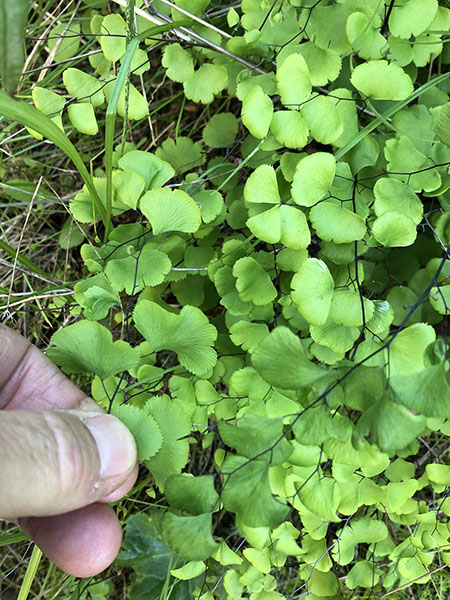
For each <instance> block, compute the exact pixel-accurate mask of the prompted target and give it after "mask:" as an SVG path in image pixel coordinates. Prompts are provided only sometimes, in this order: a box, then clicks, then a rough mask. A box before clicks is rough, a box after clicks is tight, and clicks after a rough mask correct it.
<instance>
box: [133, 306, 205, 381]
mask: <svg viewBox="0 0 450 600" xmlns="http://www.w3.org/2000/svg"><path fill="white" fill-rule="evenodd" d="M133 315H134V321H135V324H136V328H137V329H138V331H139V332H140V333H141V334H142V335H143V336H144V337H145V339H146V340H147V341H148V342H149V343H150V345H151V347H152V348H153V349H154V350H156V351H158V350H172V351H173V352H176V353H177V355H178V360H179V361H180V363H181V364H182V365H183V366H184V367H186V369H187V370H188V371H190V372H191V373H195V374H201V373H205V372H207V371H208V370H209V369H211V368H212V367H213V366H214V365H215V363H216V360H217V357H216V353H215V351H214V350H213V348H212V344H213V342H214V340H215V339H216V337H217V331H216V328H215V327H214V326H213V325H210V323H209V322H208V319H207V317H205V315H204V314H203V313H202V311H201V310H199V309H198V308H195V307H194V306H184V307H183V308H182V309H181V312H180V314H178V315H176V314H173V313H170V312H168V311H166V310H165V309H164V308H161V307H160V306H158V305H157V304H156V303H155V302H151V301H149V300H141V301H140V302H138V304H137V306H136V308H135V309H134V313H133Z"/></svg>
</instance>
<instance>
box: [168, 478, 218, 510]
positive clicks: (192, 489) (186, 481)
mask: <svg viewBox="0 0 450 600" xmlns="http://www.w3.org/2000/svg"><path fill="white" fill-rule="evenodd" d="M164 493H165V495H166V499H167V502H168V503H169V505H170V507H171V508H172V509H173V510H182V511H186V512H188V513H189V514H190V515H194V516H195V515H201V514H202V513H207V512H211V511H212V510H217V509H218V508H219V506H218V504H217V501H218V499H219V496H218V495H217V492H216V490H215V489H214V481H213V478H212V477H211V476H210V475H202V476H198V477H191V476H189V475H171V476H170V477H169V478H168V479H167V481H166V484H165V489H164Z"/></svg>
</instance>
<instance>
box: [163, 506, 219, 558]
mask: <svg viewBox="0 0 450 600" xmlns="http://www.w3.org/2000/svg"><path fill="white" fill-rule="evenodd" d="M211 517H212V515H211V513H204V514H202V515H196V516H181V515H175V514H174V513H171V512H166V514H165V515H164V517H163V520H162V532H163V539H164V540H165V541H166V543H167V544H168V545H170V547H171V548H173V549H174V550H176V552H177V554H179V555H180V556H181V557H182V558H185V559H186V560H193V561H200V560H205V559H207V558H208V557H209V556H211V554H212V553H213V552H215V551H216V550H217V548H218V544H217V542H215V541H214V540H213V538H212V535H211V529H212V523H211V520H212V519H211Z"/></svg>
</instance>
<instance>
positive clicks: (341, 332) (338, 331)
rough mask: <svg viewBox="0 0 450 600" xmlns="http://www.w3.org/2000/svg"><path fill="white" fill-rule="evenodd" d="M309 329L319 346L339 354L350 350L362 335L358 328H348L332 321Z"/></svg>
mask: <svg viewBox="0 0 450 600" xmlns="http://www.w3.org/2000/svg"><path fill="white" fill-rule="evenodd" d="M309 329H310V332H311V337H312V339H313V340H314V341H315V342H316V343H317V344H320V345H321V346H326V347H327V348H329V349H330V350H332V351H333V352H337V353H340V352H347V350H350V348H352V347H353V344H354V343H355V341H356V339H357V338H358V336H359V333H360V332H359V329H358V328H357V327H346V326H345V325H338V324H337V323H333V322H332V321H327V322H326V323H324V324H323V325H311V327H310V328H309Z"/></svg>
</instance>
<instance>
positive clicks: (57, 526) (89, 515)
mask: <svg viewBox="0 0 450 600" xmlns="http://www.w3.org/2000/svg"><path fill="white" fill-rule="evenodd" d="M19 524H20V525H21V527H22V528H23V529H24V531H25V532H26V533H28V535H29V536H30V537H31V538H32V539H33V541H34V542H36V544H37V545H38V546H39V548H40V549H41V550H42V552H43V553H44V554H45V555H46V556H47V557H48V558H49V559H50V560H51V561H52V562H53V563H54V564H55V565H56V566H57V567H59V568H60V569H62V570H63V571H65V572H66V573H68V574H69V575H73V576H74V577H92V576H94V575H98V574H99V573H101V572H102V571H104V570H105V569H107V568H108V567H109V566H110V564H111V563H112V562H113V561H114V559H115V557H116V556H117V554H118V552H119V550H120V545H121V543H122V529H121V526H120V523H119V520H118V518H117V516H116V514H115V512H114V511H113V509H112V508H111V507H110V506H108V505H107V504H91V505H89V506H86V507H84V508H80V509H78V510H74V511H72V512H70V513H66V514H64V515H57V516H54V517H30V518H25V519H19Z"/></svg>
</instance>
